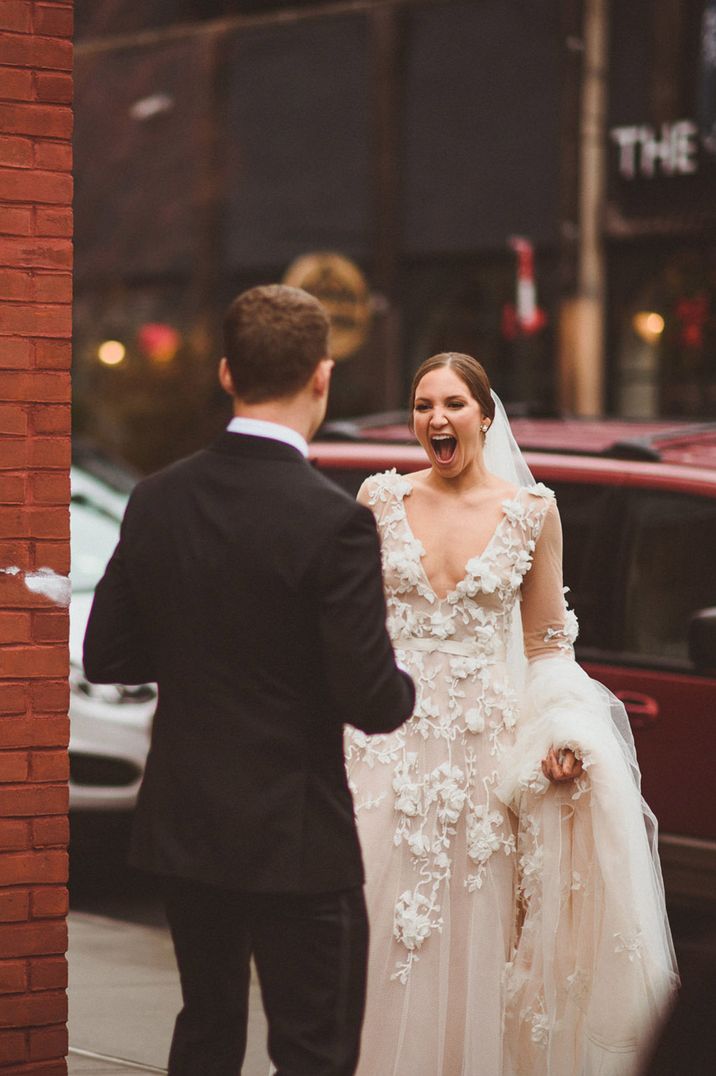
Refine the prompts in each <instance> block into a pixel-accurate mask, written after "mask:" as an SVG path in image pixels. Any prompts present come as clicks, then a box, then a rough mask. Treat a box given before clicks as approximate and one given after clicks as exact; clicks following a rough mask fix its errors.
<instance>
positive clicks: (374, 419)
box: [319, 411, 716, 470]
mask: <svg viewBox="0 0 716 1076" xmlns="http://www.w3.org/2000/svg"><path fill="white" fill-rule="evenodd" d="M510 423H511V426H512V431H513V433H514V435H515V439H516V440H517V443H518V444H519V445H520V447H521V448H522V449H523V450H525V451H530V450H532V451H537V452H559V453H564V454H569V455H580V456H613V457H615V458H618V459H634V460H643V461H645V462H649V461H653V462H663V463H673V464H685V465H688V466H690V467H699V468H701V467H703V468H706V469H709V470H716V421H714V422H700V423H694V422H689V421H685V420H683V419H654V420H636V419H615V418H607V419H584V418H570V417H565V418H532V417H523V416H519V415H518V416H514V417H512V418H511V419H510ZM319 438H320V440H330V441H338V440H340V441H346V442H350V441H359V442H362V443H367V442H382V443H384V444H389V443H392V444H415V438H414V436H413V434H412V433H411V431H410V429H409V428H408V419H407V412H405V411H388V412H383V413H381V414H376V415H365V416H361V417H359V418H355V419H343V420H338V421H333V422H328V423H326V424H325V425H324V427H323V429H322V430H321V432H320V434H319Z"/></svg>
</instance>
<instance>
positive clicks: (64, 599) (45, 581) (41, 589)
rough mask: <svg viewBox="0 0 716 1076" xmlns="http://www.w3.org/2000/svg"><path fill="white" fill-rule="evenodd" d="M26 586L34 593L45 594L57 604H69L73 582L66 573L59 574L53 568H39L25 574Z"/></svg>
mask: <svg viewBox="0 0 716 1076" xmlns="http://www.w3.org/2000/svg"><path fill="white" fill-rule="evenodd" d="M25 586H26V587H27V589H28V590H31V591H32V592H33V594H44V595H45V597H46V598H49V599H50V601H53V602H55V604H56V605H69V604H70V598H71V597H72V584H71V583H70V580H69V578H68V577H67V576H66V575H57V573H56V572H53V570H52V568H38V570H37V571H36V572H32V574H27V575H26V576H25Z"/></svg>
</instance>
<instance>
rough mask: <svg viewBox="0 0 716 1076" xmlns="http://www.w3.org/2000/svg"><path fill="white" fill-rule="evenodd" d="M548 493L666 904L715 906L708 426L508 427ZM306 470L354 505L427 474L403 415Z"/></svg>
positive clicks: (715, 597) (715, 534)
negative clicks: (653, 823) (408, 475)
mask: <svg viewBox="0 0 716 1076" xmlns="http://www.w3.org/2000/svg"><path fill="white" fill-rule="evenodd" d="M513 429H514V432H515V436H516V437H517V439H518V441H519V442H520V444H521V446H522V448H523V449H524V450H525V455H526V458H527V461H528V463H529V465H530V467H531V469H532V471H533V473H534V475H535V478H536V479H537V480H538V481H542V482H545V483H546V484H547V485H548V486H550V487H551V488H552V489H554V490H555V492H556V494H557V499H558V504H559V508H560V512H561V515H562V523H563V527H564V578H565V583H566V584H567V585H568V586H569V587H570V595H569V598H570V602H571V605H572V606H573V608H574V609H575V611H576V613H577V616H578V618H579V624H580V635H579V641H578V646H577V656H578V658H579V660H580V662H581V663H582V664H583V665H584V667H585V668H586V669H587V670H588V672H590V673H591V675H592V676H594V677H596V678H597V679H598V680H600V681H602V683H604V684H606V685H607V686H608V687H609V688H611V690H612V691H613V692H614V693H615V694H616V695H617V696H618V697H619V698H620V699H621V700H622V701H623V703H624V705H625V707H626V709H627V712H628V714H629V717H630V719H631V724H632V728H633V730H634V736H635V739H636V744H637V750H638V753H639V760H640V763H641V768H642V773H643V785H644V795H645V797H646V799H647V801H648V802H649V803H650V805H651V806H652V808H653V810H654V811H655V813H656V815H657V817H658V818H659V823H660V831H661V849H662V863H663V866H664V874H665V877H666V881H667V887H668V889H669V893H670V895H671V896H672V897H676V898H680V899H683V898H698V899H703V898H710V899H713V900H716V423H711V424H704V425H700V426H686V425H684V424H681V425H675V424H674V423H666V422H654V423H648V424H642V423H628V422H620V421H609V420H605V421H600V422H597V421H585V420H576V419H575V420H538V419H515V420H514V421H513ZM323 437H324V438H331V439H330V440H329V439H323V440H319V441H317V442H315V443H314V444H313V445H312V447H311V457H312V459H313V462H314V463H315V464H316V466H318V467H319V468H320V469H321V470H322V471H323V472H324V473H325V474H327V475H328V476H329V477H330V478H332V479H334V480H335V481H336V482H338V483H339V484H340V485H341V486H343V488H345V489H346V490H348V491H349V492H350V493H352V494H355V493H356V492H357V490H358V488H359V486H360V484H361V482H362V481H363V479H364V478H365V477H366V476H367V475H369V474H372V473H374V472H376V471H383V470H386V469H388V468H391V467H395V468H396V469H397V470H398V471H399V472H408V471H414V470H418V469H419V468H421V467H424V466H425V465H426V459H425V456H424V454H423V451H422V449H421V448H420V447H419V446H418V445H417V444H416V443H415V442H414V441H413V440H412V438H411V437H410V434H409V432H408V430H407V426H406V425H405V418H404V416H401V415H389V416H374V417H372V418H369V419H366V420H357V421H355V422H339V423H333V424H330V425H329V426H328V427H327V428H326V429H325V430H324V434H323Z"/></svg>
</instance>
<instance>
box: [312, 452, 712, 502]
mask: <svg viewBox="0 0 716 1076" xmlns="http://www.w3.org/2000/svg"><path fill="white" fill-rule="evenodd" d="M309 454H310V458H311V460H313V461H314V462H316V463H318V464H319V465H320V467H321V469H322V470H327V471H329V472H330V471H331V470H332V469H335V470H362V471H365V472H366V474H375V473H378V472H381V471H386V470H389V469H391V468H394V469H396V470H397V471H398V472H399V473H406V474H407V473H410V472H412V471H419V470H423V469H424V468H425V467H426V466H427V465H428V461H427V457H426V455H425V453H424V451H423V449H422V448H421V447H420V445H418V444H416V443H412V444H401V443H397V442H395V441H392V442H391V441H314V442H313V443H312V444H311V445H310V446H309ZM525 460H526V462H527V464H528V466H529V467H530V469H531V470H532V471H533V473H534V474H535V475H536V477H537V478H538V479H540V480H544V481H547V482H548V483H549V482H550V481H555V482H557V481H563V482H596V483H600V484H608V485H613V486H620V485H625V486H627V485H636V486H649V487H652V488H662V489H665V490H666V489H668V490H672V491H676V492H684V493H686V492H691V493H701V494H705V495H707V496H711V497H712V496H715V495H716V468H703V467H694V466H689V465H688V464H681V463H674V462H670V463H669V464H668V465H667V466H665V465H664V464H663V463H661V462H656V463H654V462H648V463H647V462H643V461H642V460H638V459H620V458H618V457H615V456H596V455H593V456H590V455H578V454H577V453H560V452H534V451H531V450H529V449H528V450H526V451H525Z"/></svg>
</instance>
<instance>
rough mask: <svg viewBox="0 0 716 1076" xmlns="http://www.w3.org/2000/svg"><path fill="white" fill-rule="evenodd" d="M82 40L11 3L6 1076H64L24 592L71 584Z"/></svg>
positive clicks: (56, 647)
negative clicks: (75, 59) (56, 578)
mask: <svg viewBox="0 0 716 1076" xmlns="http://www.w3.org/2000/svg"><path fill="white" fill-rule="evenodd" d="M71 31H72V2H71V0H65V2H61V0H55V2H35V0H33V2H30V0H0V1071H2V1072H3V1073H42V1074H43V1076H55V1074H59V1073H65V1072H66V1071H67V1069H66V1062H65V1060H64V1058H65V1055H66V1052H67V1035H66V1030H65V1021H66V1009H67V1002H66V994H65V987H66V982H67V966H66V962H65V957H64V953H65V948H66V924H65V915H66V911H67V892H66V889H65V882H66V878H67V856H66V844H67V833H68V828H67V813H66V812H67V787H66V780H67V753H66V744H67V737H68V719H67V706H68V694H67V646H66V643H67V609H66V608H65V607H64V606H62V605H58V604H57V603H56V602H54V601H52V600H50V599H49V598H47V597H43V596H42V595H41V594H38V593H34V592H31V591H30V590H29V589H28V587H27V585H26V582H25V578H26V575H27V574H31V573H33V572H36V571H37V570H38V569H41V568H50V569H52V570H53V571H54V572H56V573H58V574H60V575H65V574H66V573H67V571H68V569H69V541H68V539H69V513H68V500H69V475H68V468H69V459H70V440H69V437H70V408H69V402H70V373H69V368H70V348H71V339H70V338H71V297H72V295H71V293H72V278H71V268H72V247H71V235H72V212H71V197H72V178H71V174H70V168H71V162H72V150H71V143H70V137H71V126H72V111H71V91H72V77H71V73H70V72H71V60H72V45H71V41H70V36H71ZM7 569H12V571H11V572H8V571H7ZM16 569H19V570H16Z"/></svg>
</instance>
